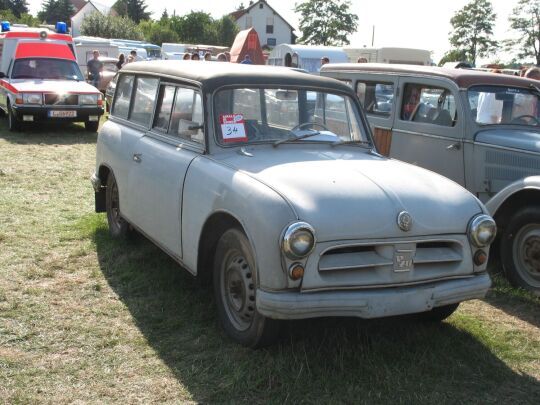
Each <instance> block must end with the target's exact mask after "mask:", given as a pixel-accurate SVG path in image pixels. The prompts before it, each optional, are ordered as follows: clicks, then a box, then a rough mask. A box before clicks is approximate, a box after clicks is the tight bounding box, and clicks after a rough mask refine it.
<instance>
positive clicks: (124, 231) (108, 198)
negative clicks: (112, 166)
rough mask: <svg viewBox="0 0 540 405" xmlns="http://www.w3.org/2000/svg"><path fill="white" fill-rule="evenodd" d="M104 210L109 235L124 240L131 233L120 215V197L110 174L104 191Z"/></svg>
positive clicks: (114, 180) (127, 224)
mask: <svg viewBox="0 0 540 405" xmlns="http://www.w3.org/2000/svg"><path fill="white" fill-rule="evenodd" d="M105 193H106V194H105V209H106V211H107V222H108V224H109V233H110V234H111V236H112V237H113V238H116V239H125V238H127V237H128V236H129V234H130V233H131V229H130V225H129V223H128V222H127V221H126V220H125V219H124V218H122V216H121V214H120V197H119V194H118V184H117V183H116V179H115V178H114V174H113V173H112V172H111V173H109V176H108V177H107V188H106V189H105Z"/></svg>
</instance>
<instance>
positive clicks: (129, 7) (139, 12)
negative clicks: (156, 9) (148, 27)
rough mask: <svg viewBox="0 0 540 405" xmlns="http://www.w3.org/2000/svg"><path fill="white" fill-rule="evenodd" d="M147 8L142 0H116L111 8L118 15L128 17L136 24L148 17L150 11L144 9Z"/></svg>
mask: <svg viewBox="0 0 540 405" xmlns="http://www.w3.org/2000/svg"><path fill="white" fill-rule="evenodd" d="M147 8H148V6H147V5H146V3H145V1H144V0H118V1H117V2H116V3H114V5H113V9H114V10H115V11H116V12H117V13H118V15H119V16H122V17H129V18H131V19H132V20H133V21H135V22H136V23H137V24H138V23H140V22H141V21H144V20H149V19H150V12H148V11H146V9H147Z"/></svg>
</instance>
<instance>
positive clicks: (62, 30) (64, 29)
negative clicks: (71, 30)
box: [56, 21, 67, 34]
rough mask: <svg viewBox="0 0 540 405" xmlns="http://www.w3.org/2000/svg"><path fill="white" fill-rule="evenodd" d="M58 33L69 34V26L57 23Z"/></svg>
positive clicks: (61, 22)
mask: <svg viewBox="0 0 540 405" xmlns="http://www.w3.org/2000/svg"><path fill="white" fill-rule="evenodd" d="M56 32H58V33H59V34H65V33H67V24H66V23H65V22H63V21H59V22H57V23H56Z"/></svg>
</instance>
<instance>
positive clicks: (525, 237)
mask: <svg viewBox="0 0 540 405" xmlns="http://www.w3.org/2000/svg"><path fill="white" fill-rule="evenodd" d="M501 261H502V264H503V268H504V272H505V274H506V277H507V278H508V280H509V281H510V283H511V284H512V285H514V286H516V287H522V288H525V289H527V290H529V291H532V292H533V293H535V294H540V208H539V207H528V208H523V209H521V210H519V211H517V212H516V213H515V214H514V215H512V216H511V217H510V220H509V221H508V225H507V226H506V227H505V229H504V230H503V233H502V236H501Z"/></svg>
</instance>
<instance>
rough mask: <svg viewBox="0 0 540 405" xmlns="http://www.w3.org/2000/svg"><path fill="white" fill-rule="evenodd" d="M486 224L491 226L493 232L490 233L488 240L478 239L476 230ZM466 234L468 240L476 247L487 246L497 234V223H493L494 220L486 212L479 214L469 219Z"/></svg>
mask: <svg viewBox="0 0 540 405" xmlns="http://www.w3.org/2000/svg"><path fill="white" fill-rule="evenodd" d="M485 225H488V226H490V227H492V228H493V232H492V233H491V236H490V237H489V240H488V241H481V240H480V239H479V235H478V232H479V230H480V228H481V227H482V226H485ZM467 233H468V236H469V241H470V242H471V243H472V244H473V245H474V246H475V247H477V248H484V247H486V246H489V245H491V244H492V243H493V241H494V240H495V237H496V236H497V224H496V223H495V220H494V219H493V218H492V217H491V216H489V215H486V214H479V215H477V216H475V217H473V219H471V222H470V223H469V228H468V232H467Z"/></svg>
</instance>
